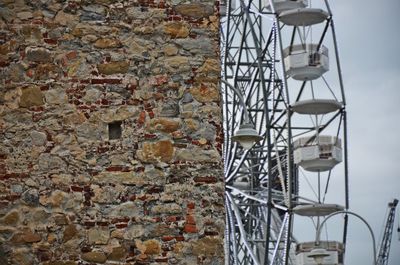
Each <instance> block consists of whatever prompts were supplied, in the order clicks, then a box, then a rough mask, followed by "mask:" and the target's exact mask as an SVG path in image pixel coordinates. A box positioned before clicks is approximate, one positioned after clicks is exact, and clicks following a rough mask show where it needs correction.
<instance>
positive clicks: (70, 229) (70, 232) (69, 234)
mask: <svg viewBox="0 0 400 265" xmlns="http://www.w3.org/2000/svg"><path fill="white" fill-rule="evenodd" d="M77 233H78V229H77V227H76V225H74V224H70V225H67V226H66V227H65V229H64V233H63V241H64V242H67V241H69V240H71V239H72V238H74V237H75V235H77Z"/></svg>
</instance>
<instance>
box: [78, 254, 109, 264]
mask: <svg viewBox="0 0 400 265" xmlns="http://www.w3.org/2000/svg"><path fill="white" fill-rule="evenodd" d="M81 258H82V259H83V260H84V261H88V262H95V263H105V262H106V261H107V257H106V255H105V254H104V253H102V252H86V253H83V254H82V255H81Z"/></svg>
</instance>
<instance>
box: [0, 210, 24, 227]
mask: <svg viewBox="0 0 400 265" xmlns="http://www.w3.org/2000/svg"><path fill="white" fill-rule="evenodd" d="M19 220H20V219H19V213H18V211H12V212H9V213H8V214H7V215H6V216H4V217H3V218H1V219H0V223H1V224H3V225H10V226H16V225H17V224H18V222H19Z"/></svg>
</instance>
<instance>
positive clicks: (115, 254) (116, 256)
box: [108, 247, 127, 261]
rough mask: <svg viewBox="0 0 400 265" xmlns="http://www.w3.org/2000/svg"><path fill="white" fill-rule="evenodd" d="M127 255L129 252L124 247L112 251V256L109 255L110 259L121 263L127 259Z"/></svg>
mask: <svg viewBox="0 0 400 265" xmlns="http://www.w3.org/2000/svg"><path fill="white" fill-rule="evenodd" d="M126 255H127V251H126V249H125V248H124V247H115V248H113V249H112V252H111V253H110V255H108V259H109V260H113V261H121V260H123V259H124V258H125V257H126Z"/></svg>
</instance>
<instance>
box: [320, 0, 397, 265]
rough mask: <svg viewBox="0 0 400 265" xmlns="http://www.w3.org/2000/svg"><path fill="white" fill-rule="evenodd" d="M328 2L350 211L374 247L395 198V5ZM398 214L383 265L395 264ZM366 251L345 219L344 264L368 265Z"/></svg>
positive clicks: (391, 0) (363, 239)
mask: <svg viewBox="0 0 400 265" xmlns="http://www.w3.org/2000/svg"><path fill="white" fill-rule="evenodd" d="M314 2H315V0H314ZM321 2H322V1H321ZM329 2H330V5H331V8H332V12H333V16H334V21H335V25H336V35H337V38H338V44H339V49H340V60H341V64H342V71H343V78H344V86H345V89H346V98H347V110H348V117H349V120H348V125H349V166H350V208H351V210H352V211H354V212H356V213H358V214H360V215H361V216H363V217H365V218H366V219H367V221H368V222H369V223H370V224H371V226H372V228H373V230H374V232H375V236H376V237H377V241H378V244H379V243H380V240H381V238H380V235H381V232H382V229H383V222H384V219H385V218H386V216H385V214H386V211H387V203H388V202H389V201H390V200H392V199H393V198H398V199H400V109H399V108H400V15H399V13H400V1H399V0H381V1H373V0H351V1H348V0H334V1H329ZM399 212H400V206H398V209H397V214H396V220H395V227H394V234H393V239H392V246H391V252H390V259H389V265H399V264H400V241H399V235H398V233H397V227H398V225H399ZM371 246H372V244H371V240H370V235H369V233H368V231H367V228H366V227H365V226H364V225H363V224H362V223H361V222H360V221H358V220H357V219H355V218H350V224H349V237H348V245H347V251H346V263H345V264H346V265H361V264H362V265H364V264H371V261H372V254H370V253H371V252H372V249H371V248H372V247H371Z"/></svg>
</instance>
